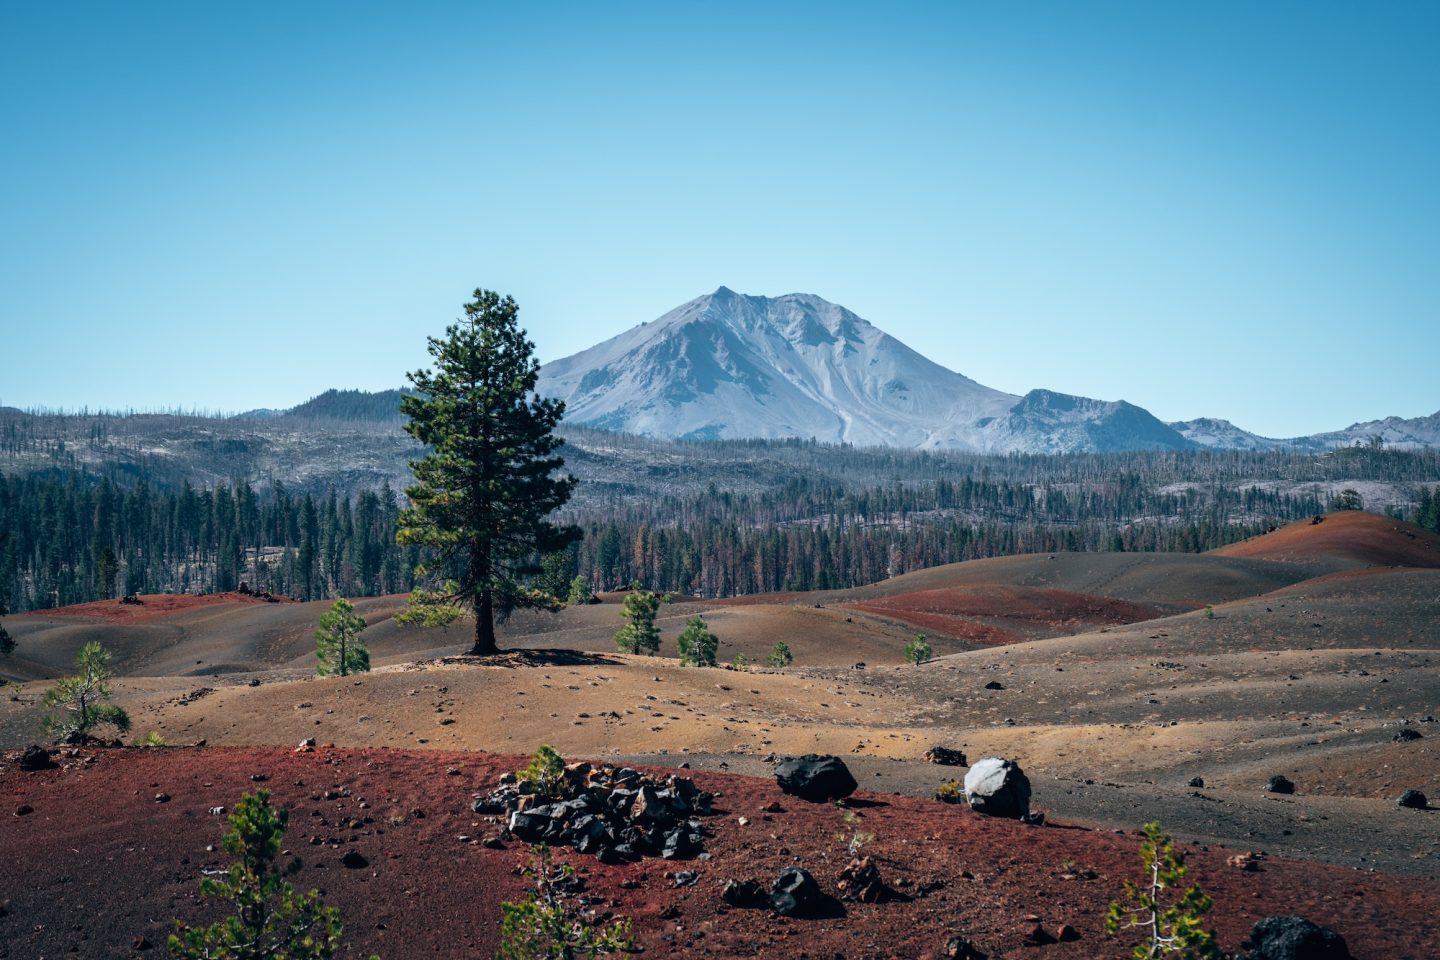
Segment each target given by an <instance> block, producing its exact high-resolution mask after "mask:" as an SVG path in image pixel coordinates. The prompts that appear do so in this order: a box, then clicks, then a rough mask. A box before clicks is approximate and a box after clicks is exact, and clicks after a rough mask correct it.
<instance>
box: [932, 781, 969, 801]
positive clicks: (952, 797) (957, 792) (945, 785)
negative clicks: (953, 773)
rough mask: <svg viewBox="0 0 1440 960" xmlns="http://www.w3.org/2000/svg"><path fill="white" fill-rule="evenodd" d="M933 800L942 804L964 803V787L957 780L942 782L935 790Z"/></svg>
mask: <svg viewBox="0 0 1440 960" xmlns="http://www.w3.org/2000/svg"><path fill="white" fill-rule="evenodd" d="M935 799H936V800H939V801H941V802H942V803H964V802H965V786H964V785H963V784H962V783H961V782H960V781H959V780H942V781H941V782H940V786H939V787H937V788H936V789H935Z"/></svg>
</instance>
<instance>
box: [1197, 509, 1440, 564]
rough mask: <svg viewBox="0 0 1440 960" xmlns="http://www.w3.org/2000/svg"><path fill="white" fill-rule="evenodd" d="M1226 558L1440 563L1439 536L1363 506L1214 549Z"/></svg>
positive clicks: (1286, 526)
mask: <svg viewBox="0 0 1440 960" xmlns="http://www.w3.org/2000/svg"><path fill="white" fill-rule="evenodd" d="M1210 552H1211V553H1213V554H1216V555H1217V556H1222V557H1255V558H1258V559H1261V560H1289V561H1298V562H1304V561H1309V560H1316V559H1338V560H1344V561H1347V562H1349V563H1352V564H1354V565H1356V566H1366V567H1440V536H1436V535H1435V534H1433V533H1431V532H1430V531H1428V530H1426V529H1424V528H1423V527H1417V526H1415V524H1413V523H1406V522H1405V521H1403V520H1396V519H1394V518H1393V517H1383V516H1380V515H1379V514H1375V513H1364V512H1362V511H1359V510H1352V511H1345V512H1342V513H1330V514H1326V515H1325V517H1324V519H1323V520H1322V521H1321V522H1320V523H1315V522H1314V521H1313V520H1298V521H1296V522H1295V523H1291V524H1287V525H1285V526H1283V527H1281V528H1280V529H1278V530H1275V531H1272V532H1270V533H1266V534H1262V535H1261V536H1258V537H1251V538H1250V539H1249V540H1242V541H1240V542H1239V543H1232V544H1230V545H1229V546H1226V547H1220V548H1219V549H1217V550H1211V551H1210Z"/></svg>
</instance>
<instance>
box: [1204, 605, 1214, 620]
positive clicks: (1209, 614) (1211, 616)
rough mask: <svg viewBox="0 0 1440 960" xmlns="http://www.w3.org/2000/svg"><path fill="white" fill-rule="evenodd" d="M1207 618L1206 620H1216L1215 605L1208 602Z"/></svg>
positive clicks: (1206, 606) (1206, 607) (1206, 608)
mask: <svg viewBox="0 0 1440 960" xmlns="http://www.w3.org/2000/svg"><path fill="white" fill-rule="evenodd" d="M1205 619H1206V620H1214V619H1215V607H1214V606H1212V605H1211V604H1208V603H1207V604H1205Z"/></svg>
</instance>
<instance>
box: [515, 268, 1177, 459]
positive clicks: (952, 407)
mask: <svg viewBox="0 0 1440 960" xmlns="http://www.w3.org/2000/svg"><path fill="white" fill-rule="evenodd" d="M536 389H537V390H538V391H539V392H540V393H541V394H544V395H546V396H554V397H559V398H561V399H563V400H564V401H565V402H566V419H567V420H569V421H571V422H575V423H582V424H587V425H591V426H596V427H602V428H606V429H611V430H622V431H626V432H630V433H639V434H645V435H649V436H660V437H681V438H707V439H708V438H742V437H764V438H781V437H802V438H812V437H813V438H815V439H817V440H822V441H828V442H844V443H853V444H856V445H859V446H894V447H910V448H924V449H958V450H975V451H987V452H1010V451H1023V452H1036V453H1040V452H1045V453H1055V452H1066V451H1074V450H1122V449H1123V450H1135V449H1166V448H1168V449H1178V448H1183V447H1189V446H1192V445H1193V444H1192V443H1191V442H1190V441H1188V440H1186V439H1185V438H1184V437H1183V436H1181V435H1180V434H1179V433H1177V432H1176V431H1175V430H1173V429H1172V428H1170V427H1169V426H1167V425H1166V424H1164V423H1162V422H1160V421H1159V420H1157V419H1156V418H1155V417H1153V416H1151V415H1150V414H1149V413H1148V412H1146V411H1144V410H1142V409H1140V408H1139V407H1136V406H1133V405H1131V404H1128V403H1124V402H1123V401H1121V402H1115V403H1108V402H1104V401H1097V400H1088V399H1085V398H1083V397H1071V396H1067V395H1065V394H1058V393H1053V392H1050V391H1043V390H1039V391H1032V392H1031V393H1029V394H1027V395H1026V396H1024V397H1017V396H1015V395H1014V394H1008V393H1004V392H1003V391H1000V390H994V389H991V388H990V387H986V386H983V385H982V384H979V383H976V382H975V381H974V380H971V379H969V378H968V377H965V376H963V375H961V374H959V373H956V372H954V371H953V370H947V369H946V368H945V367H942V366H940V365H939V364H937V363H934V362H933V361H931V360H928V359H926V358H925V357H923V356H921V355H920V354H919V353H916V352H915V351H914V350H912V349H910V348H909V347H907V346H906V345H905V344H903V343H901V342H900V341H899V340H896V339H895V338H894V337H891V336H890V335H888V334H886V333H885V332H884V331H882V330H880V329H879V328H877V327H875V326H874V325H872V324H870V323H869V322H867V321H865V320H863V319H861V318H860V317H858V316H856V315H855V314H854V313H852V312H850V311H849V310H846V309H845V308H844V307H841V306H837V305H836V304H833V303H829V302H827V301H825V300H822V299H821V298H820V297H817V296H813V295H810V294H788V295H786V296H783V297H758V296H745V295H741V294H737V293H735V292H734V291H732V290H729V289H727V288H725V287H721V288H720V289H718V290H716V291H715V292H714V293H712V294H708V295H706V296H703V297H698V298H696V299H694V300H691V301H690V302H689V303H686V304H683V305H681V306H679V307H677V308H675V309H674V310H672V311H670V312H669V313H667V314H665V315H664V316H663V317H660V318H659V319H658V320H655V321H653V322H651V323H646V324H641V325H640V326H638V327H635V328H633V329H631V330H628V331H626V332H625V333H622V334H620V335H619V336H617V337H614V338H612V339H610V340H607V341H605V342H604V343H601V344H598V345H596V346H594V347H591V348H590V349H588V350H584V351H581V352H580V353H577V354H575V355H574V356H570V357H566V358H564V359H561V360H556V361H553V362H551V363H548V364H546V365H545V366H544V367H543V368H542V369H541V372H540V382H539V384H538V385H537V388H536Z"/></svg>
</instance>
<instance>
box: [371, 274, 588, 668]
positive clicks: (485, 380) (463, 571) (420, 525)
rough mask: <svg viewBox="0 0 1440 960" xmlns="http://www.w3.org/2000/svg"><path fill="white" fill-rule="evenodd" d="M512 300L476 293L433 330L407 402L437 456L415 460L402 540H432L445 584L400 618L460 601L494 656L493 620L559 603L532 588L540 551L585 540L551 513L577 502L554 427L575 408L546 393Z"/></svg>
mask: <svg viewBox="0 0 1440 960" xmlns="http://www.w3.org/2000/svg"><path fill="white" fill-rule="evenodd" d="M518 309H519V308H518V307H517V306H516V304H515V301H514V300H513V299H511V298H510V297H505V298H503V299H502V298H501V297H500V295H499V294H497V293H493V292H491V291H489V290H476V291H475V299H474V300H472V301H471V302H469V303H467V304H465V316H464V317H463V318H461V319H460V320H458V321H457V322H455V323H454V324H451V325H450V326H449V327H447V328H446V330H445V337H444V339H437V338H435V337H431V338H429V350H430V355H431V356H432V357H433V358H434V361H435V369H434V370H419V371H416V372H414V373H411V374H409V375H408V377H409V380H410V382H411V384H413V385H414V388H415V391H416V392H415V394H414V395H406V396H404V397H403V398H402V399H401V401H400V410H401V412H402V413H403V414H405V415H406V416H407V417H408V418H409V420H408V422H407V423H406V424H405V429H406V431H407V432H408V433H409V434H410V435H411V436H413V437H414V438H415V439H416V440H419V441H420V442H421V443H423V444H425V445H426V446H427V447H429V448H430V449H431V450H432V451H433V452H432V453H430V454H429V455H428V456H425V457H422V458H421V459H419V460H415V461H412V462H411V464H410V467H411V469H412V470H413V471H414V474H415V484H414V485H413V486H411V487H409V488H407V489H406V491H405V493H406V496H408V497H409V498H410V507H409V508H408V509H406V510H404V511H402V512H401V514H400V519H399V523H400V529H399V533H398V536H399V540H400V542H401V543H405V544H419V545H425V546H429V547H431V548H432V549H433V550H434V552H435V554H436V560H435V562H434V563H433V564H432V565H431V567H430V568H429V569H430V570H431V571H433V573H434V576H435V579H436V580H438V581H439V585H438V586H434V587H433V588H432V589H430V590H417V591H416V592H415V593H413V594H412V604H411V608H410V610H408V611H406V613H405V614H402V615H401V617H398V618H397V619H399V620H401V622H419V623H425V624H440V623H448V622H450V621H453V620H454V619H455V618H456V617H457V616H459V614H460V608H461V607H462V606H468V607H470V608H471V610H472V611H473V612H474V615H475V643H474V647H473V648H472V651H471V652H472V653H474V654H476V655H486V654H493V653H495V652H496V646H495V620H496V618H497V617H498V618H500V619H502V620H503V619H504V618H505V617H506V616H508V615H509V614H510V612H511V611H512V610H514V609H516V608H518V607H537V608H542V609H554V608H555V607H556V600H555V598H554V597H553V596H550V595H549V594H546V593H544V592H543V591H540V590H535V589H530V588H527V587H526V586H525V585H524V579H525V578H526V577H529V576H533V575H534V574H536V573H539V572H540V571H539V569H538V567H537V564H536V563H535V559H536V557H537V556H541V555H544V554H546V553H551V552H555V551H558V550H561V549H563V548H564V547H566V546H567V545H569V544H570V543H571V542H572V541H574V540H577V539H579V537H580V531H579V530H578V529H577V528H575V527H571V526H567V527H556V526H554V525H552V524H550V523H549V522H548V521H547V520H546V519H545V518H546V517H547V516H548V515H549V514H550V513H551V512H552V511H554V510H555V509H557V508H559V507H561V506H563V505H564V504H565V502H566V501H567V500H569V499H570V493H571V491H572V490H573V489H574V487H575V484H576V483H577V481H576V479H575V478H574V477H573V476H569V475H565V476H556V475H555V474H556V471H558V470H559V469H560V468H561V467H563V466H564V465H565V461H564V459H563V458H561V457H560V456H558V455H557V454H556V451H557V450H558V449H559V448H560V446H561V445H562V444H563V442H564V441H562V440H560V439H559V438H557V437H556V436H554V434H553V432H552V431H553V430H554V429H555V426H556V425H557V424H558V423H559V422H560V418H561V416H562V415H563V414H564V412H565V404H564V403H563V402H561V401H559V400H551V399H545V398H542V397H540V396H539V395H538V394H536V393H535V381H536V379H537V378H538V377H539V374H540V364H539V362H538V361H536V360H535V358H534V349H535V347H534V344H532V343H531V342H530V341H529V340H528V339H527V338H526V336H525V331H523V330H521V329H520V328H519V326H518V325H517V324H516V314H517V312H518Z"/></svg>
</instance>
